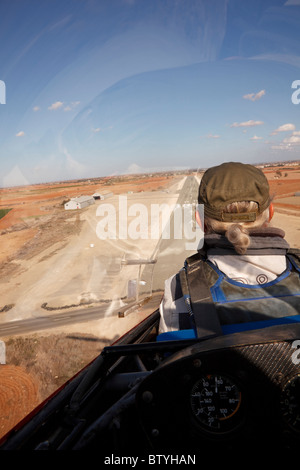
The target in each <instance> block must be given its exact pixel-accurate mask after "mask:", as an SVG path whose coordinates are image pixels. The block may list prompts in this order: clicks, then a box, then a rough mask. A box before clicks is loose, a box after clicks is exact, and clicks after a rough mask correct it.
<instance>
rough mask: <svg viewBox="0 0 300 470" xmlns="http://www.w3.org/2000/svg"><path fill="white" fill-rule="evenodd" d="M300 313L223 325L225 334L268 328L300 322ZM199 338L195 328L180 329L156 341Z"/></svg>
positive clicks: (161, 335)
mask: <svg viewBox="0 0 300 470" xmlns="http://www.w3.org/2000/svg"><path fill="white" fill-rule="evenodd" d="M299 322H300V315H291V316H289V317H280V318H272V319H270V320H260V321H254V322H246V323H235V324H232V325H222V330H223V334H224V335H229V334H231V333H238V332H240V331H248V330H259V329H261V328H267V327H269V326H275V325H284V324H287V323H290V324H291V323H299ZM194 338H197V335H196V334H195V331H194V330H192V329H191V330H178V331H167V332H166V333H161V334H160V335H158V336H157V338H156V341H172V340H173V341H174V340H183V339H194Z"/></svg>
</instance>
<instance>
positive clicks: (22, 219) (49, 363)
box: [0, 165, 300, 437]
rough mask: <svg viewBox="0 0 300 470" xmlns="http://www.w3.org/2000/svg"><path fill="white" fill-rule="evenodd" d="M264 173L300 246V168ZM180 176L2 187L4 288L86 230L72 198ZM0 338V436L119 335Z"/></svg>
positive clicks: (160, 184) (136, 317)
mask: <svg viewBox="0 0 300 470" xmlns="http://www.w3.org/2000/svg"><path fill="white" fill-rule="evenodd" d="M264 171H265V174H266V176H267V177H268V179H269V183H270V187H271V193H272V194H273V196H274V206H275V216H274V225H276V226H279V227H281V228H283V229H284V230H285V231H286V238H287V240H288V241H289V243H290V245H291V246H294V247H297V246H298V247H300V245H299V244H298V240H299V231H300V218H299V216H300V196H297V197H295V192H297V191H300V167H299V166H298V167H290V166H288V165H286V166H285V167H274V168H266V169H265V170H264ZM181 178H182V175H175V176H174V175H167V174H159V175H153V176H149V175H144V176H127V177H123V178H105V179H104V178H98V179H93V180H90V181H72V182H61V183H54V184H45V185H34V186H26V187H20V188H8V189H3V190H0V210H1V209H7V208H10V209H11V210H10V212H9V213H8V214H6V215H5V217H3V218H2V219H0V240H1V243H0V271H1V276H0V279H1V281H0V288H1V282H4V281H5V282H7V281H8V280H9V279H10V278H13V277H14V276H16V275H17V274H18V273H19V272H20V270H22V263H21V262H22V261H26V260H30V259H31V258H33V257H34V256H35V255H36V254H37V253H42V252H43V251H45V250H47V248H49V247H51V246H52V245H54V244H55V243H57V242H63V243H62V244H61V245H60V246H61V248H62V247H63V246H64V243H65V244H67V243H68V242H69V240H70V239H71V238H72V237H74V236H76V235H77V236H78V235H79V234H80V231H81V230H82V224H83V223H84V222H83V221H82V220H80V218H79V217H76V218H75V222H73V223H72V224H70V223H66V222H68V221H69V219H74V212H73V211H65V210H64V203H65V202H66V201H67V200H68V199H69V198H70V197H75V196H78V195H84V194H89V195H91V194H93V193H94V192H96V191H97V192H100V193H101V192H102V193H105V192H113V193H114V194H126V193H128V192H131V191H133V192H135V193H137V192H141V191H156V190H165V189H168V188H169V187H170V186H171V185H173V184H174V181H175V182H176V181H179V180H180V179H181ZM158 300H159V299H158ZM0 302H1V301H0ZM9 308H10V306H9V305H1V303H0V315H1V314H2V315H3V314H7V313H9ZM1 312H2V313H1ZM150 313H151V312H150V310H149V308H148V310H147V307H144V308H141V309H140V310H138V311H137V312H136V313H134V314H133V315H129V317H130V318H128V320H127V322H128V323H127V327H126V329H129V328H131V327H132V326H133V325H134V324H135V323H137V322H138V321H140V320H141V319H142V318H144V317H145V316H146V315H148V314H150ZM123 327H124V324H123ZM125 331H126V330H125ZM1 339H4V340H5V342H6V362H7V364H6V365H2V366H0V437H1V436H3V435H4V434H5V433H6V432H7V431H9V429H11V428H12V427H13V426H14V425H15V424H16V423H18V422H19V421H20V419H22V418H23V417H24V416H25V415H26V414H28V413H29V412H30V411H31V410H32V409H33V408H35V406H37V405H38V404H39V403H41V402H42V401H43V400H45V399H46V398H47V397H48V396H49V395H50V394H51V393H53V392H54V391H55V390H56V389H57V388H58V387H60V386H61V385H63V384H64V383H65V382H66V381H67V380H68V379H69V378H71V377H72V376H73V375H74V374H76V373H77V372H78V371H79V370H81V369H82V368H83V367H84V366H85V365H86V364H88V363H89V362H90V361H92V360H93V359H94V358H95V357H96V356H97V355H98V354H99V352H100V351H101V350H102V349H103V347H104V346H106V345H108V344H111V342H112V341H113V340H114V339H116V338H111V337H110V338H106V337H99V336H95V335H94V334H91V333H90V332H87V333H82V329H81V328H80V327H79V326H78V331H76V327H75V329H74V327H73V328H70V329H67V328H65V329H62V330H61V331H60V330H49V331H45V332H42V333H39V334H32V335H23V336H18V337H16V336H12V337H10V338H1Z"/></svg>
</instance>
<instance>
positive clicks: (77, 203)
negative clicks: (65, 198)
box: [65, 196, 95, 210]
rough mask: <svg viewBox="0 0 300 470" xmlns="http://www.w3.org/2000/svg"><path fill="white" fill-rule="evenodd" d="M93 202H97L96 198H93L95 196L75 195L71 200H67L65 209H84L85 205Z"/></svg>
mask: <svg viewBox="0 0 300 470" xmlns="http://www.w3.org/2000/svg"><path fill="white" fill-rule="evenodd" d="M91 204H95V199H94V198H93V196H80V197H73V198H71V199H70V201H69V202H66V204H65V209H66V210H75V209H83V208H84V207H88V206H90V205H91Z"/></svg>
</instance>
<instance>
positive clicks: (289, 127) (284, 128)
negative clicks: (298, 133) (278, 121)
mask: <svg viewBox="0 0 300 470" xmlns="http://www.w3.org/2000/svg"><path fill="white" fill-rule="evenodd" d="M293 130H295V125H294V124H290V123H288V124H283V125H282V126H279V127H278V129H275V130H274V131H273V132H271V135H276V134H278V132H288V131H293Z"/></svg>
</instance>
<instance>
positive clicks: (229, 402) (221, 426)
mask: <svg viewBox="0 0 300 470" xmlns="http://www.w3.org/2000/svg"><path fill="white" fill-rule="evenodd" d="M241 402H242V394H241V390H240V388H239V386H238V385H237V383H236V382H235V380H234V379H231V378H229V377H227V376H225V375H217V374H207V375H204V376H202V377H200V378H199V379H198V380H197V381H196V382H195V384H194V385H193V387H192V389H191V393H190V403H191V408H192V412H193V414H194V417H195V418H196V419H197V420H198V422H199V423H200V425H202V426H203V428H206V429H207V430H209V431H214V432H224V431H225V430H228V429H231V428H232V427H234V425H235V422H236V416H237V414H238V411H239V409H240V406H241Z"/></svg>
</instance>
